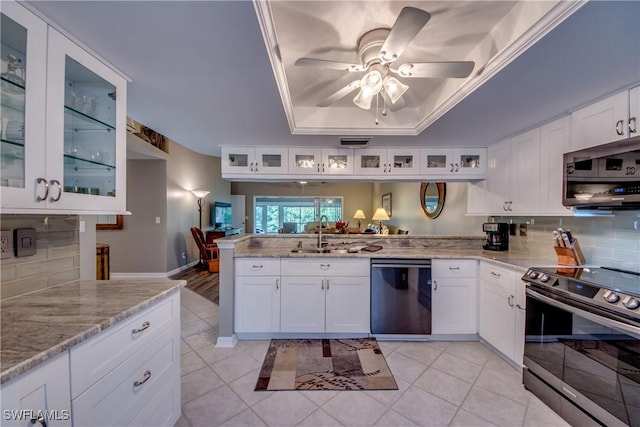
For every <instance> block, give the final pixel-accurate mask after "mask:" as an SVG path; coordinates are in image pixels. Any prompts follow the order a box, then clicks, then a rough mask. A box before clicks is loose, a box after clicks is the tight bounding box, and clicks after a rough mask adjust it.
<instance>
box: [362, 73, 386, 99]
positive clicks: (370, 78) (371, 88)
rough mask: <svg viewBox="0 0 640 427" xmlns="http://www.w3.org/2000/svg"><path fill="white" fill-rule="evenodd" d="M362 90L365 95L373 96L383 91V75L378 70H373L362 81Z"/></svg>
mask: <svg viewBox="0 0 640 427" xmlns="http://www.w3.org/2000/svg"><path fill="white" fill-rule="evenodd" d="M360 89H361V90H362V92H364V94H365V95H370V96H373V95H375V94H377V93H379V92H380V90H381V89H382V73H380V71H378V70H371V71H369V72H368V73H367V74H365V75H364V77H363V78H362V80H361V81H360Z"/></svg>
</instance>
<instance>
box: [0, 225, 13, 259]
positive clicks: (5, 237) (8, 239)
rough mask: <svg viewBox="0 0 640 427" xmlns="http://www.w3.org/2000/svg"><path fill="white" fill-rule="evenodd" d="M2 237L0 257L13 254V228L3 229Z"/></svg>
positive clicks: (0, 240)
mask: <svg viewBox="0 0 640 427" xmlns="http://www.w3.org/2000/svg"><path fill="white" fill-rule="evenodd" d="M1 233H2V235H1V237H0V259H5V258H11V257H12V256H13V233H12V232H11V230H2V232H1Z"/></svg>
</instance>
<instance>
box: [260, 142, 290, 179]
mask: <svg viewBox="0 0 640 427" xmlns="http://www.w3.org/2000/svg"><path fill="white" fill-rule="evenodd" d="M287 155H288V150H287V148H286V147H264V148H262V147H257V148H256V171H255V172H256V173H258V174H264V175H269V174H272V175H273V174H276V175H284V174H286V173H287V171H288V170H289V162H288V159H287Z"/></svg>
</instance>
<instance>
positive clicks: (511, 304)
mask: <svg viewBox="0 0 640 427" xmlns="http://www.w3.org/2000/svg"><path fill="white" fill-rule="evenodd" d="M514 298H515V296H513V295H509V298H507V304H509V307H513V299H514Z"/></svg>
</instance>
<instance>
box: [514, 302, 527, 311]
mask: <svg viewBox="0 0 640 427" xmlns="http://www.w3.org/2000/svg"><path fill="white" fill-rule="evenodd" d="M516 307H518V308H519V309H520V310H522V311H525V310H524V307H523V306H521V305H520V304H516Z"/></svg>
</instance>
